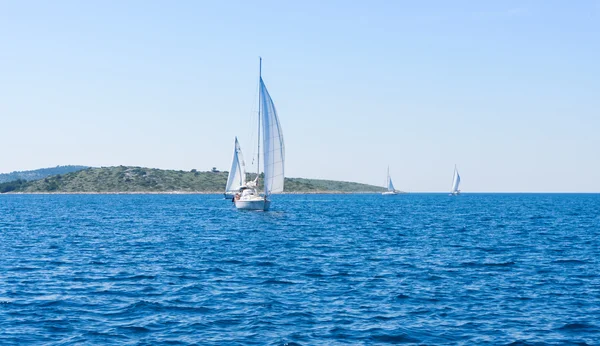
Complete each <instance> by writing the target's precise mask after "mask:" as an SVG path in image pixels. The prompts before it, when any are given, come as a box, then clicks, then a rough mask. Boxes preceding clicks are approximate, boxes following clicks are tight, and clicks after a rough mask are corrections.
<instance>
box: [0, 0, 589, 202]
mask: <svg viewBox="0 0 600 346" xmlns="http://www.w3.org/2000/svg"><path fill="white" fill-rule="evenodd" d="M259 55H260V56H262V57H263V59H264V61H263V62H264V63H263V77H264V80H265V82H266V84H267V87H268V88H269V91H270V93H271V96H272V97H273V99H274V101H275V104H276V106H277V108H278V111H279V115H280V120H281V124H282V127H283V131H284V136H285V141H286V158H287V162H286V175H287V176H289V177H309V178H325V179H337V180H349V181H358V182H365V183H371V184H383V183H384V181H385V172H386V167H387V166H388V165H390V169H391V173H392V177H393V179H394V182H395V185H396V187H397V188H399V189H403V190H407V191H447V190H448V189H449V188H450V183H451V179H452V170H453V167H454V164H457V165H458V168H459V171H460V172H461V176H462V189H463V191H596V192H597V191H600V159H599V153H600V63H599V62H600V1H544V0H539V1H527V0H520V1H362V2H351V1H327V2H323V1H269V2H254V1H53V2H50V1H17V0H14V1H6V0H4V1H1V0H0V76H1V78H0V117H1V119H0V120H1V128H2V131H0V148H1V151H0V172H8V171H13V170H25V169H35V168H41V167H48V166H56V165H65V164H83V165H91V166H112V165H139V166H148V167H157V168H171V169H184V170H189V169H192V168H196V169H200V170H207V169H210V168H211V167H213V166H217V167H218V168H221V169H228V167H229V165H230V160H231V156H232V151H233V137H234V136H235V135H238V136H239V139H240V143H241V145H242V149H243V150H244V152H245V154H246V156H247V157H249V156H251V154H252V152H253V151H255V150H253V147H254V144H253V141H255V138H254V137H255V136H254V137H253V136H251V135H252V133H253V132H254V130H255V127H256V125H255V118H253V117H255V114H254V112H255V111H256V107H257V100H256V97H257V77H258V76H257V74H258V56H259ZM247 160H248V161H250V159H249V158H248V159H247Z"/></svg>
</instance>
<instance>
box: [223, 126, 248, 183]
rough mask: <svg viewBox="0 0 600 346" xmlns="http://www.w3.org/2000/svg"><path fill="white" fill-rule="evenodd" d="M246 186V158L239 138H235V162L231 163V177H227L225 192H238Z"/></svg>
mask: <svg viewBox="0 0 600 346" xmlns="http://www.w3.org/2000/svg"><path fill="white" fill-rule="evenodd" d="M245 184H246V164H245V163H244V157H243V156H242V149H241V148H240V143H239V142H238V139H237V137H235V147H234V150H233V160H232V162H231V169H230V170H229V176H228V177H227V185H226V186H225V192H234V191H237V190H238V189H239V188H240V186H244V185H245Z"/></svg>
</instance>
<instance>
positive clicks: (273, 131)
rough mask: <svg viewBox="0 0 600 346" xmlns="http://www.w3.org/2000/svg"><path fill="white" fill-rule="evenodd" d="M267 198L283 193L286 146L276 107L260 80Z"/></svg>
mask: <svg viewBox="0 0 600 346" xmlns="http://www.w3.org/2000/svg"><path fill="white" fill-rule="evenodd" d="M260 103H261V104H260V109H261V113H262V114H261V116H262V138H263V163H264V173H265V178H264V185H265V196H269V195H270V194H272V193H278V192H283V182H284V177H285V176H284V161H285V145H284V143H283V132H282V131H281V125H280V124H279V118H278V117H277V111H276V110H275V105H274V104H273V100H272V99H271V95H269V92H268V91H267V87H266V86H265V83H264V82H263V80H262V77H261V78H260Z"/></svg>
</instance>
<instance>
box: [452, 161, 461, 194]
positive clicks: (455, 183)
mask: <svg viewBox="0 0 600 346" xmlns="http://www.w3.org/2000/svg"><path fill="white" fill-rule="evenodd" d="M458 185H460V175H459V174H458V169H456V165H454V177H452V190H450V196H458V195H460V190H459V189H458Z"/></svg>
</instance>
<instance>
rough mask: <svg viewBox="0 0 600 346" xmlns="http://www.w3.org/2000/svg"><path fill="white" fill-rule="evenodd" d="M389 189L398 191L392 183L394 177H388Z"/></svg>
mask: <svg viewBox="0 0 600 346" xmlns="http://www.w3.org/2000/svg"><path fill="white" fill-rule="evenodd" d="M387 188H388V191H396V189H394V184H392V177H388V187H387Z"/></svg>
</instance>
